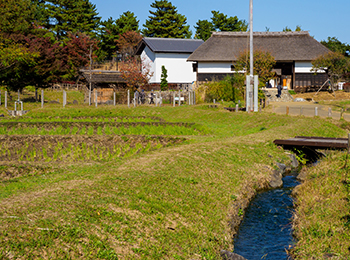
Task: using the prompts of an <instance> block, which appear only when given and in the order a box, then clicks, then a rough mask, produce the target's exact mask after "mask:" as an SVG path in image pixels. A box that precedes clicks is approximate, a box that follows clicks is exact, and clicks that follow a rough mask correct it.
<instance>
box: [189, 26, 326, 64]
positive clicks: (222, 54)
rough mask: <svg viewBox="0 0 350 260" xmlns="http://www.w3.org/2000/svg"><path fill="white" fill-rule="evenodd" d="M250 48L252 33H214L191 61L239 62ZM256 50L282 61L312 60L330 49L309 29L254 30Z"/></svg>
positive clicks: (193, 55)
mask: <svg viewBox="0 0 350 260" xmlns="http://www.w3.org/2000/svg"><path fill="white" fill-rule="evenodd" d="M246 50H249V32H213V34H212V36H211V37H210V38H209V39H208V40H207V41H206V42H205V43H203V44H202V45H201V46H200V47H198V49H197V50H195V51H194V52H193V53H192V54H191V55H190V57H189V58H188V59H187V61H202V62H204V61H208V62H210V61H217V62H218V61H236V60H237V59H238V57H239V56H240V54H241V53H242V52H244V51H246ZM254 50H262V51H268V52H270V53H271V54H272V55H273V56H274V58H275V60H276V61H277V62H278V61H286V62H287V61H311V60H313V59H315V58H317V57H318V56H320V55H323V54H326V53H327V52H329V50H328V49H327V48H326V47H325V46H323V45H322V44H321V43H319V42H318V41H316V40H315V39H314V38H313V37H311V36H310V35H309V33H308V32H303V31H302V32H254Z"/></svg>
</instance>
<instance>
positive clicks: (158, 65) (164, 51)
mask: <svg viewBox="0 0 350 260" xmlns="http://www.w3.org/2000/svg"><path fill="white" fill-rule="evenodd" d="M202 44H203V40H195V39H171V38H147V37H146V38H143V39H142V41H141V43H140V44H139V46H138V49H137V52H136V54H137V55H140V56H141V60H142V62H143V63H144V66H146V67H149V69H150V71H151V73H152V77H151V80H150V84H151V85H153V86H157V85H158V86H159V85H160V81H161V74H162V66H165V68H166V70H167V75H168V78H167V81H168V83H170V85H173V86H177V87H179V86H181V85H190V84H192V83H193V82H194V81H195V80H196V72H195V71H194V70H193V66H192V64H193V63H195V62H187V59H188V57H189V56H190V55H191V54H192V53H193V51H194V50H196V49H197V48H198V47H199V46H200V45H202Z"/></svg>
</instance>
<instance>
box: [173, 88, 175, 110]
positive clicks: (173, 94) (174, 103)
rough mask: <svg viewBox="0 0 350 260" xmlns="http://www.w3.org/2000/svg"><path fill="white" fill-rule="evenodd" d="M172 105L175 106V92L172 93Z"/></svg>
mask: <svg viewBox="0 0 350 260" xmlns="http://www.w3.org/2000/svg"><path fill="white" fill-rule="evenodd" d="M173 107H175V92H174V93H173Z"/></svg>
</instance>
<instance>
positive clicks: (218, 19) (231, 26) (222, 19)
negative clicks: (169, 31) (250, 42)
mask: <svg viewBox="0 0 350 260" xmlns="http://www.w3.org/2000/svg"><path fill="white" fill-rule="evenodd" d="M211 13H212V14H213V16H212V17H211V21H208V20H198V22H197V23H196V25H195V26H194V28H195V29H196V36H195V37H196V38H198V39H202V40H204V41H206V40H207V39H209V37H210V36H211V32H212V31H219V32H225V31H228V32H235V31H236V32H237V31H238V32H240V31H247V29H248V24H247V22H246V21H245V20H239V19H238V17H237V16H234V17H233V16H230V17H227V15H225V14H223V13H220V12H219V11H211Z"/></svg>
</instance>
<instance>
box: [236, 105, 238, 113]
mask: <svg viewBox="0 0 350 260" xmlns="http://www.w3.org/2000/svg"><path fill="white" fill-rule="evenodd" d="M236 112H238V104H236Z"/></svg>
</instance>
